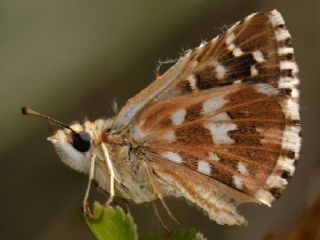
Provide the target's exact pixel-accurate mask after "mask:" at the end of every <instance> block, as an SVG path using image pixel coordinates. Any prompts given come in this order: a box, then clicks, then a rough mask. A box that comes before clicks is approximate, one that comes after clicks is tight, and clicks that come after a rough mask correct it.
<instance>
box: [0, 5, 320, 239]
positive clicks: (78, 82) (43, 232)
mask: <svg viewBox="0 0 320 240" xmlns="http://www.w3.org/2000/svg"><path fill="white" fill-rule="evenodd" d="M273 8H277V9H278V10H280V11H281V12H282V14H283V16H284V18H285V20H286V23H287V27H288V29H289V30H290V32H291V34H292V37H293V42H294V46H295V51H296V58H297V61H298V63H299V67H300V71H301V73H300V78H301V83H302V85H301V106H302V107H301V113H302V122H303V149H302V155H301V159H300V162H299V164H298V168H297V172H296V174H295V176H294V178H293V179H292V180H291V183H290V184H289V186H288V188H287V190H286V191H285V192H284V194H283V196H282V198H281V199H280V200H279V201H277V202H275V204H274V205H273V207H272V208H271V209H270V208H268V207H264V206H258V205H251V204H250V205H244V206H241V207H240V211H241V212H242V213H243V214H244V215H245V216H246V217H247V219H248V220H249V223H250V224H249V226H248V227H226V226H219V225H217V224H216V223H215V222H212V221H209V219H208V218H207V217H206V216H204V215H203V214H202V213H201V212H200V211H199V210H197V209H196V208H195V207H192V206H190V205H189V204H187V203H186V202H185V201H184V200H174V199H173V200H170V201H168V204H169V205H170V207H171V208H172V211H173V212H174V213H175V214H176V216H177V218H178V219H180V220H181V222H183V223H184V224H186V225H188V226H193V227H195V228H197V229H199V230H201V231H202V232H203V233H204V234H205V236H206V237H207V238H208V239H261V238H263V237H264V236H265V235H266V234H268V233H270V232H274V231H278V230H283V229H285V228H287V227H289V226H291V225H292V224H293V223H295V222H296V221H297V220H298V219H299V218H300V217H301V216H302V214H303V213H304V212H305V210H306V209H307V208H308V207H309V206H310V205H311V203H312V202H313V201H314V200H315V199H316V197H317V196H318V195H319V194H320V161H319V159H320V147H319V143H320V141H319V139H318V137H319V133H320V106H319V104H320V93H319V91H320V41H319V40H320V31H319V30H320V1H319V0H305V1H301V0H290V1H289V0H286V1H285V0H282V1H278V0H263V1H245V0H241V1H240V0H239V1H235V0H228V1H226V0H225V1H223V0H212V1H209V0H207V1H206V0H180V1H177V0H170V1H169V0H161V1H160V0H159V1H151V0H139V1H138V0H131V1H130V0H126V1H116V0H114V1H107V0H104V1H103V0H94V1H85V0H77V1H76V0H29V1H21V0H20V1H19V0H1V1H0V83H1V85H0V106H1V125H0V126H1V138H0V163H1V166H0V169H1V174H0V176H1V179H0V184H1V185H0V189H1V198H0V207H1V208H0V209H1V220H0V239H62V240H63V239H78V240H82V239H93V237H92V236H91V235H90V234H89V232H88V231H87V229H86V228H85V226H84V225H83V224H82V223H81V221H80V219H79V217H78V214H79V211H80V205H81V201H82V198H83V195H84V191H85V188H86V184H87V177H86V176H84V175H81V174H79V173H77V172H75V171H73V170H71V169H69V168H68V167H66V166H64V165H63V164H62V163H61V162H60V160H59V158H58V156H57V155H56V154H55V152H54V150H53V149H52V146H51V144H49V143H48V142H47V141H46V137H47V136H48V134H49V132H48V128H47V125H46V122H45V121H43V120H38V119H31V118H26V117H24V116H22V115H21V114H20V107H21V106H22V105H26V106H29V107H32V108H34V109H35V110H39V111H41V112H44V113H47V114H49V115H51V116H53V117H56V118H57V119H59V120H62V121H64V122H67V123H69V122H71V121H73V120H83V119H84V118H85V117H86V116H87V117H89V118H90V119H95V118H97V117H108V116H111V115H112V110H111V103H112V101H113V100H114V99H116V100H117V102H118V103H119V105H122V104H123V103H124V102H125V100H126V99H128V98H129V97H131V96H133V95H134V94H136V93H137V92H138V91H139V90H141V89H143V88H144V87H145V86H147V85H148V84H149V83H150V82H151V81H152V80H153V79H154V76H155V69H156V66H157V64H158V61H159V60H166V59H172V58H176V57H178V56H179V54H180V53H182V52H183V50H185V49H188V48H193V47H196V46H197V45H198V44H200V43H201V41H202V40H206V39H207V40H209V39H211V38H213V37H214V36H215V35H216V34H219V33H220V32H221V29H222V27H224V26H227V25H230V24H232V23H234V22H235V21H237V20H239V19H242V18H243V17H245V16H247V15H248V14H250V13H252V12H256V11H262V10H270V9H273ZM167 67H168V66H164V67H163V68H161V70H160V71H161V72H163V71H164V70H165V69H166V68H167ZM93 192H95V191H93ZM95 196H96V197H97V198H100V199H101V194H93V196H92V199H95V198H96V197H95ZM130 206H131V210H132V214H133V216H134V218H135V219H136V221H137V223H138V228H139V231H141V232H148V231H160V229H159V227H158V222H157V220H156V218H155V217H154V213H153V211H152V207H151V206H150V205H149V204H144V205H141V206H135V205H133V204H132V205H130ZM162 212H163V215H165V212H164V211H162ZM168 222H169V223H170V220H168Z"/></svg>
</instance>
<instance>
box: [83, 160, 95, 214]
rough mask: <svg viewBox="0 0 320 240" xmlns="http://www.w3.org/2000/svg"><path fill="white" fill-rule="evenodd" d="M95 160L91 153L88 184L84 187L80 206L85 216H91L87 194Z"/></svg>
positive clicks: (92, 177)
mask: <svg viewBox="0 0 320 240" xmlns="http://www.w3.org/2000/svg"><path fill="white" fill-rule="evenodd" d="M95 160H96V155H94V154H92V155H91V158H90V170H89V181H88V186H87V189H86V194H85V195H84V199H83V202H82V207H83V211H84V213H85V214H86V216H88V217H90V218H93V215H92V212H91V209H90V206H89V202H88V199H89V194H90V188H91V182H92V180H93V179H94V167H95Z"/></svg>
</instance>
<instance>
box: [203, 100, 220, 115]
mask: <svg viewBox="0 0 320 240" xmlns="http://www.w3.org/2000/svg"><path fill="white" fill-rule="evenodd" d="M225 103H226V100H225V99H224V98H222V97H220V98H217V97H215V98H211V99H209V100H207V101H205V102H204V103H203V106H202V113H203V114H207V113H212V112H214V111H216V110H217V109H219V108H221V107H222V106H223V105H224V104H225Z"/></svg>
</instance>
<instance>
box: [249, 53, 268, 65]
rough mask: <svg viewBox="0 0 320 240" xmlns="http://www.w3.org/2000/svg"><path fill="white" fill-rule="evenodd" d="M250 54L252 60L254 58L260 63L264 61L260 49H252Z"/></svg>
mask: <svg viewBox="0 0 320 240" xmlns="http://www.w3.org/2000/svg"><path fill="white" fill-rule="evenodd" d="M252 54H253V58H254V60H256V61H257V62H258V63H262V62H264V61H265V59H264V57H263V54H262V52H261V51H254V52H253V53H252Z"/></svg>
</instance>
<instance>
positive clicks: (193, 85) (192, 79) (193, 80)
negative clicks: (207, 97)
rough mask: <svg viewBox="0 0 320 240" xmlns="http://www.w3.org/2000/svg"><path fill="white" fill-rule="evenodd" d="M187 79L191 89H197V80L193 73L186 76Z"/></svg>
mask: <svg viewBox="0 0 320 240" xmlns="http://www.w3.org/2000/svg"><path fill="white" fill-rule="evenodd" d="M187 80H188V81H189V83H190V87H191V89H192V90H193V91H194V90H197V89H198V88H197V85H196V83H197V80H196V78H195V76H194V74H190V75H189V76H188V77H187Z"/></svg>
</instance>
